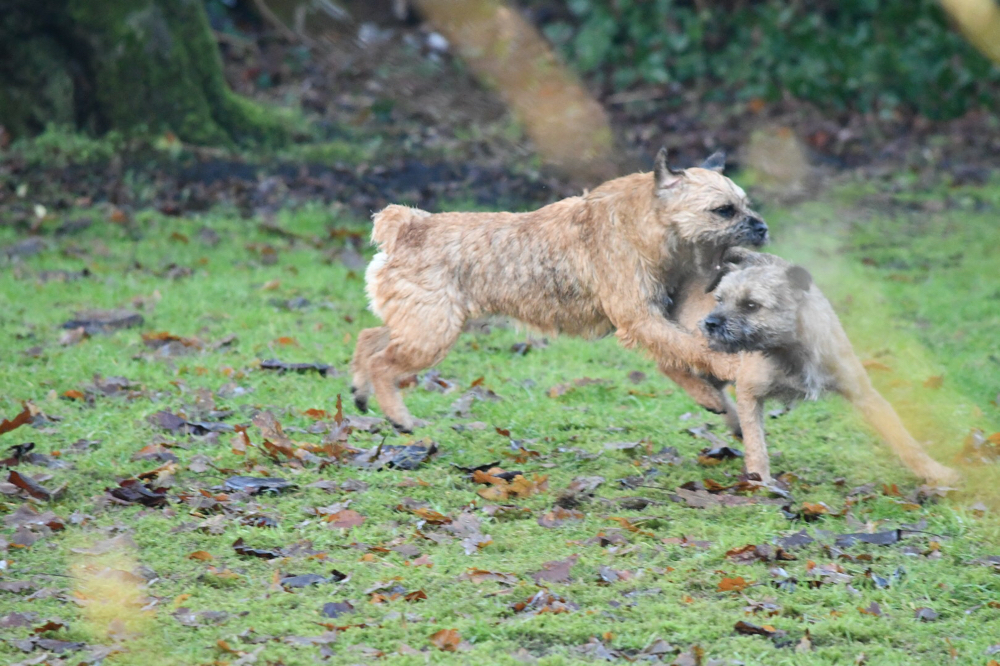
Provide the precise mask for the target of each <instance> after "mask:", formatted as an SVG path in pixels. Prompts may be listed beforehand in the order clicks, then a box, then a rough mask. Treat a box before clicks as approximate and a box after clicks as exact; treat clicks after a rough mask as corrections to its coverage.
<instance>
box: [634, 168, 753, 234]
mask: <svg viewBox="0 0 1000 666" xmlns="http://www.w3.org/2000/svg"><path fill="white" fill-rule="evenodd" d="M725 162H726V156H725V154H724V153H721V152H718V153H715V154H714V155H712V156H711V157H709V158H708V159H707V160H705V163H704V164H702V165H701V166H700V167H692V168H690V169H672V168H671V167H670V166H669V165H668V164H667V151H666V149H660V152H659V154H657V156H656V165H655V167H654V168H653V181H654V188H655V195H656V200H657V203H658V211H659V213H660V217H661V219H662V220H664V222H665V223H666V224H669V225H672V226H673V228H674V230H675V232H676V234H677V236H678V237H679V239H680V240H681V241H686V242H689V243H695V244H698V245H701V246H706V245H707V246H715V247H729V246H733V245H749V246H751V247H759V246H761V245H763V244H764V243H766V242H767V240H768V237H767V225H766V224H765V223H764V220H762V219H761V218H760V216H759V215H757V213H755V212H754V211H753V210H752V209H751V208H750V201H749V200H748V199H747V195H746V192H744V191H743V190H742V189H741V188H740V187H739V186H738V185H737V184H736V183H734V182H733V181H731V180H729V179H728V178H726V177H725V176H723V175H722V171H723V169H724V168H725Z"/></svg>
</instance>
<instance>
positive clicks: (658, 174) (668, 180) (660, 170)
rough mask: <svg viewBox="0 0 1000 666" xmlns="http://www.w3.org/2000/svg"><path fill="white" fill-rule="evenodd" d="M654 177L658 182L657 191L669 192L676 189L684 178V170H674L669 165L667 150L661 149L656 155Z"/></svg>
mask: <svg viewBox="0 0 1000 666" xmlns="http://www.w3.org/2000/svg"><path fill="white" fill-rule="evenodd" d="M653 176H654V178H655V181H656V189H657V191H659V190H668V189H670V188H671V187H674V186H675V185H677V184H678V183H679V182H681V178H682V177H683V176H684V169H673V168H671V167H670V165H669V164H667V149H666V148H660V152H658V153H657V154H656V163H655V164H654V166H653Z"/></svg>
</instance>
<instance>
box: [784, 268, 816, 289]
mask: <svg viewBox="0 0 1000 666" xmlns="http://www.w3.org/2000/svg"><path fill="white" fill-rule="evenodd" d="M785 275H787V276H788V281H789V282H791V283H792V286H793V287H795V288H796V289H801V290H802V291H809V287H810V285H812V275H809V271H807V270H806V269H804V268H802V267H801V266H792V267H790V268H789V269H788V270H787V271H785Z"/></svg>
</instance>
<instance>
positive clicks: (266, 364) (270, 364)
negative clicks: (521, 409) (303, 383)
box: [260, 358, 340, 377]
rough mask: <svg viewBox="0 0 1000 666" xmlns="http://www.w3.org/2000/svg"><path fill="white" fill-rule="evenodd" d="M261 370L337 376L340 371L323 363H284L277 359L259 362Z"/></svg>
mask: <svg viewBox="0 0 1000 666" xmlns="http://www.w3.org/2000/svg"><path fill="white" fill-rule="evenodd" d="M260 369H261V370H275V371H277V372H281V373H285V372H297V373H298V374H300V375H301V374H305V373H307V372H315V373H318V374H319V376H320V377H337V376H339V375H340V372H338V371H337V369H336V368H334V367H333V366H331V365H326V364H325V363H285V362H284V361H279V360H277V359H273V358H272V359H268V360H266V361H261V362H260Z"/></svg>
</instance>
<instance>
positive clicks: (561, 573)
mask: <svg viewBox="0 0 1000 666" xmlns="http://www.w3.org/2000/svg"><path fill="white" fill-rule="evenodd" d="M577 559H579V556H578V555H570V556H569V557H567V558H566V559H565V560H552V561H550V562H546V563H545V564H543V565H542V570H541V571H538V572H536V573H533V574H531V577H532V578H533V579H534V581H535V582H536V583H538V584H539V585H544V584H545V583H568V582H570V580H572V578H571V577H570V569H572V567H573V565H574V564H576V561H577Z"/></svg>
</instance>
